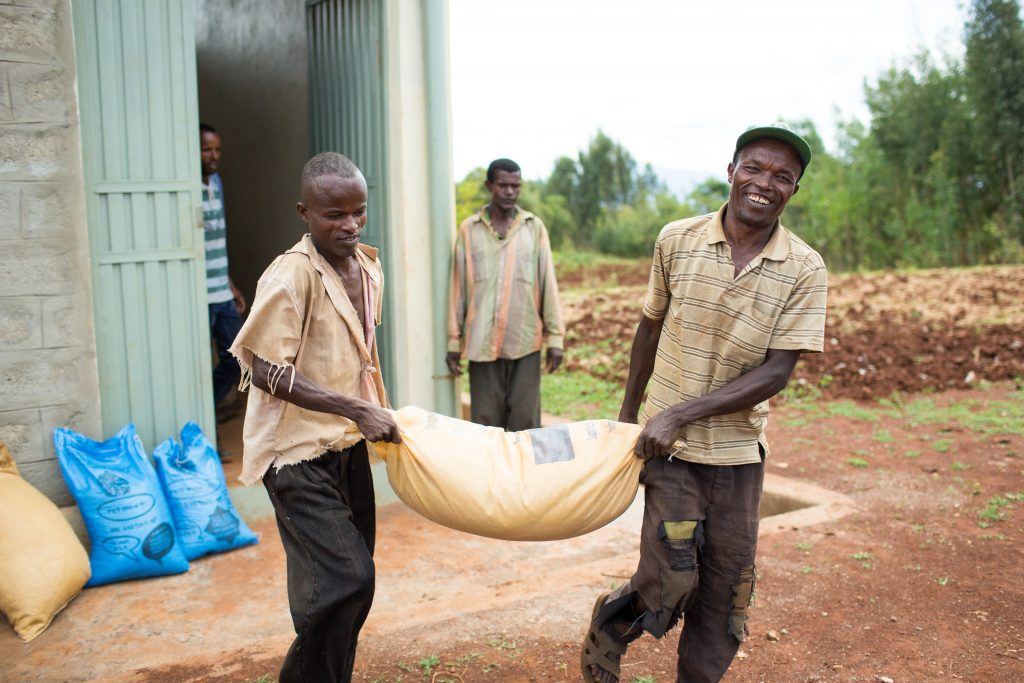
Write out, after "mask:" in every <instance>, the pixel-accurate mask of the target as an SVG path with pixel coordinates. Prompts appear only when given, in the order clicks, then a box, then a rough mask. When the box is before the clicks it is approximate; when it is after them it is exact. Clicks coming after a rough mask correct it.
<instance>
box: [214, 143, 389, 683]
mask: <svg viewBox="0 0 1024 683" xmlns="http://www.w3.org/2000/svg"><path fill="white" fill-rule="evenodd" d="M301 192H302V201H301V202H299V203H298V205H297V207H296V208H297V209H298V212H299V216H300V217H301V218H302V220H303V221H304V222H305V223H306V226H307V227H308V228H309V233H308V234H306V235H305V236H303V238H302V239H301V240H300V241H299V243H298V244H296V245H295V246H294V247H292V248H291V249H289V250H288V251H286V252H285V253H284V254H282V255H281V256H278V257H277V258H276V259H275V260H274V262H273V263H271V264H270V266H269V267H268V268H267V270H266V271H265V272H264V273H263V275H262V276H261V277H260V280H259V284H258V285H257V287H256V298H255V299H254V301H253V305H252V312H251V313H250V314H249V318H248V319H247V320H246V322H245V325H243V326H242V329H241V331H240V332H239V333H238V337H237V338H236V339H235V343H234V346H232V347H231V352H232V353H233V354H234V355H235V357H236V358H238V361H239V363H240V364H241V366H242V385H243V388H244V387H245V386H247V385H248V384H249V383H250V381H251V385H252V387H254V390H253V391H251V392H250V395H249V403H248V406H247V408H246V413H245V427H244V433H243V438H244V441H245V453H244V456H243V462H242V474H241V477H240V479H241V480H242V481H243V482H244V483H246V484H253V483H255V482H257V481H259V480H260V479H262V480H263V485H264V486H265V487H266V489H267V492H268V494H269V495H270V500H271V502H272V503H273V505H274V511H275V513H276V514H277V525H278V529H279V531H280V533H281V543H282V544H283V545H284V550H285V556H286V558H287V562H288V602H289V606H290V608H291V613H292V621H293V623H294V625H295V632H296V638H295V641H294V642H293V643H292V646H291V648H290V649H289V650H288V654H287V656H286V657H285V660H284V664H283V665H282V667H281V674H280V678H279V680H280V681H281V683H293V682H294V683H301V682H304V681H349V680H351V679H352V665H353V662H354V661H355V651H356V641H357V639H358V636H359V630H360V628H362V625H363V622H364V621H365V620H366V616H367V614H368V613H369V611H370V604H371V602H372V601H373V593H374V565H373V547H374V537H375V529H376V517H375V515H376V510H375V503H374V495H373V479H372V477H371V474H370V465H369V461H368V459H367V449H366V442H367V441H388V442H391V443H398V442H399V441H400V440H401V438H400V436H399V433H398V426H397V425H396V424H395V421H394V419H393V418H392V417H391V413H390V412H388V411H387V410H385V409H384V408H385V407H386V406H387V396H386V395H385V393H384V384H383V382H382V381H381V377H380V372H379V371H378V368H379V363H378V359H377V342H376V337H375V335H374V329H375V327H376V325H377V323H378V322H379V321H380V314H381V301H382V287H383V282H384V276H383V273H382V272H381V268H380V262H379V261H378V260H377V250H376V249H374V248H373V247H370V246H366V245H363V244H360V243H359V237H360V235H361V234H362V232H363V227H364V226H365V225H366V195H367V190H366V181H365V180H364V179H363V174H362V173H360V171H359V169H358V168H356V166H355V165H354V164H353V163H352V162H351V161H350V160H349V159H347V158H346V157H344V156H342V155H341V154H335V153H333V152H324V153H321V154H318V155H316V156H315V157H313V158H312V159H310V160H309V161H308V162H307V163H306V166H305V168H303V170H302V186H301Z"/></svg>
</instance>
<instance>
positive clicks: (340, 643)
mask: <svg viewBox="0 0 1024 683" xmlns="http://www.w3.org/2000/svg"><path fill="white" fill-rule="evenodd" d="M263 484H264V486H266V489H267V492H268V493H269V494H270V500H271V502H272V503H273V504H274V511H275V512H276V513H277V528H278V529H279V530H280V532H281V543H282V544H283V545H284V552H285V557H286V559H287V562H288V606H289V608H290V609H291V614H292V622H293V623H294V625H295V633H296V637H295V640H294V641H293V642H292V645H291V647H290V648H289V649H288V654H287V655H286V656H285V659H284V664H283V665H282V666H281V674H280V677H279V681H280V683H337V682H338V681H350V680H352V667H353V665H354V664H355V657H356V641H357V640H358V638H359V629H361V628H362V626H363V623H364V622H365V621H366V615H367V614H369V612H370V604H371V603H372V602H373V591H374V567H373V544H374V537H375V535H376V510H375V507H374V496H373V478H372V475H371V474H370V463H369V460H368V457H367V452H366V442H365V441H362V442H360V443H358V444H356V445H355V446H352V447H351V448H346V449H345V450H343V451H330V452H327V453H325V454H323V455H322V456H320V457H319V458H315V459H313V460H307V461H305V462H301V463H297V464H295V465H286V466H284V467H282V468H281V469H280V470H277V471H274V469H273V468H271V469H270V471H268V472H267V474H266V475H264V477H263Z"/></svg>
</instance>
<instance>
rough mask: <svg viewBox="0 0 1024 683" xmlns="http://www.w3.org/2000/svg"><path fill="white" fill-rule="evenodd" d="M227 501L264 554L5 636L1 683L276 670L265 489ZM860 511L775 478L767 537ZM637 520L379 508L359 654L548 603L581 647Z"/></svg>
mask: <svg viewBox="0 0 1024 683" xmlns="http://www.w3.org/2000/svg"><path fill="white" fill-rule="evenodd" d="M222 427H223V431H222V433H221V438H222V441H223V443H224V444H225V445H226V446H227V448H229V450H230V449H232V448H238V450H237V451H234V454H235V456H236V457H235V460H234V462H231V463H228V464H227V465H226V466H225V472H226V474H227V477H228V480H229V481H233V480H234V479H235V478H236V477H237V469H238V468H239V467H240V453H241V450H240V445H239V444H238V434H239V433H240V423H239V424H232V423H228V424H226V425H223V426H222ZM382 478H383V479H385V480H386V478H385V477H382V476H378V479H382ZM231 495H232V499H233V500H234V501H235V503H236V505H237V507H238V509H239V512H240V513H241V514H242V516H243V517H245V518H246V521H247V522H248V523H249V524H250V526H252V527H253V529H254V530H255V531H256V532H257V533H258V534H259V535H260V537H261V542H260V543H259V544H258V545H256V546H250V547H248V548H243V549H240V550H236V551H233V552H229V553H225V554H222V555H217V556H213V557H208V558H203V559H200V560H197V561H195V562H193V563H192V568H191V570H190V571H189V572H188V573H187V574H182V575H178V576H171V577H162V578H155V579H146V580H139V581H130V582H125V583H118V584H113V585H109V586H101V587H98V588H90V589H88V590H85V591H83V592H82V593H81V594H80V595H79V596H78V597H77V598H76V599H75V600H73V601H72V602H71V604H70V605H69V606H68V607H67V608H66V609H65V610H64V611H63V612H62V613H61V614H60V615H58V617H57V618H56V619H55V621H54V623H53V624H52V625H51V626H50V628H49V629H48V630H47V631H46V632H45V633H44V634H43V635H41V636H40V637H39V638H37V639H36V640H35V641H33V642H32V643H28V644H26V643H23V642H21V641H20V640H18V639H17V637H16V636H15V635H14V632H13V631H12V630H11V629H10V628H6V627H0V680H2V681H28V680H32V681H119V682H121V681H153V680H160V681H163V680H170V679H166V678H163V677H161V676H155V677H154V673H153V672H154V671H160V670H161V668H166V667H173V666H176V665H180V664H181V663H183V662H189V663H191V664H192V665H194V666H193V667H192V669H191V670H192V671H193V672H194V673H195V675H194V676H188V675H185V676H181V675H177V677H176V678H174V680H177V681H185V680H195V681H201V680H205V679H208V678H209V677H212V676H214V674H216V675H220V676H227V677H228V678H226V679H224V680H234V679H233V678H231V677H230V676H231V666H232V662H235V663H236V665H237V662H238V660H239V656H240V655H239V653H244V657H245V659H246V660H248V661H254V660H255V661H260V660H263V659H266V660H267V668H266V670H267V671H268V672H270V671H274V665H275V664H276V662H277V661H278V660H279V658H280V657H281V656H282V655H283V653H284V651H285V650H286V649H287V647H288V644H289V643H290V642H291V639H292V637H293V631H292V624H291V620H290V617H289V614H288V609H287V604H288V602H287V591H286V588H285V585H286V584H285V563H284V553H283V550H282V548H281V543H280V540H279V538H278V535H277V528H276V524H275V522H274V520H273V512H272V509H271V507H270V504H269V501H268V500H267V495H266V492H265V491H264V489H263V487H262V486H255V487H242V486H235V487H232V490H231ZM852 509H853V507H852V504H851V503H850V501H849V499H847V498H845V497H844V496H840V495H837V494H834V493H832V492H828V491H824V490H822V489H820V488H818V487H814V486H811V485H808V484H804V483H801V482H796V481H793V480H788V479H784V478H782V477H778V476H774V475H768V476H767V478H766V490H765V499H764V504H763V506H762V514H763V515H771V516H768V517H766V518H765V519H764V520H763V522H762V527H761V528H762V534H771V533H773V532H774V531H777V530H778V529H781V528H790V527H794V526H806V525H814V524H819V523H821V522H824V521H827V520H829V519H834V518H836V517H837V516H840V515H842V514H845V512H848V511H850V510H852ZM642 517H643V503H642V494H641V495H639V496H638V497H637V500H636V501H634V503H633V505H632V506H631V507H630V508H629V509H628V510H627V511H626V513H624V514H623V515H622V516H621V517H620V518H619V519H617V520H616V521H615V522H613V523H612V524H610V525H608V526H606V527H604V528H602V529H599V530H598V531H595V532H593V533H591V534H588V535H586V536H583V537H579V538H575V539H569V540H566V541H557V542H545V543H513V542H506V541H497V540H493V539H487V538H481V537H478V536H472V535H469V534H464V533H461V532H458V531H453V530H451V529H447V528H444V527H441V526H438V525H436V524H434V523H432V522H429V521H427V520H426V519H424V518H422V517H420V516H419V515H417V514H416V513H414V512H412V511H411V510H410V509H408V508H407V507H405V506H404V505H403V504H402V503H393V504H390V505H387V506H384V507H382V508H381V510H380V513H379V517H378V532H377V533H378V545H377V552H376V563H377V571H378V575H377V586H378V588H377V595H376V598H375V601H374V607H373V611H372V612H371V614H370V618H369V620H368V622H367V624H366V627H365V629H364V642H367V641H369V640H371V639H373V638H387V637H388V636H392V635H395V634H398V633H399V632H402V633H405V632H409V631H415V632H417V633H429V632H430V630H431V629H430V628H427V627H430V626H432V625H440V624H444V623H446V622H450V621H451V620H452V619H453V618H454V617H460V618H462V619H464V620H473V619H478V620H486V619H492V620H493V619H501V618H502V616H501V615H502V614H503V612H502V610H503V609H504V610H508V609H511V608H513V607H515V606H516V605H518V604H545V603H546V602H547V601H546V600H544V599H543V598H545V596H551V598H552V600H553V601H557V602H558V603H559V604H565V605H570V606H571V607H570V608H568V609H565V610H561V611H559V612H558V613H557V614H551V613H550V610H546V611H541V610H538V613H537V614H531V615H530V616H527V617H526V618H527V619H534V620H537V619H540V620H545V621H548V622H550V624H551V628H556V629H559V632H563V633H565V632H571V631H572V630H573V629H579V630H580V634H581V635H582V628H583V624H585V623H586V620H587V617H588V615H589V611H590V607H591V605H592V600H593V595H594V594H596V591H598V590H599V589H602V588H603V589H605V590H607V585H608V584H609V582H616V581H617V582H621V581H622V580H624V579H625V578H628V576H629V575H630V574H631V573H632V571H633V570H634V568H635V566H636V562H637V557H638V550H639V545H638V539H639V529H640V524H641V520H642ZM504 614H506V616H505V617H504V618H506V619H508V617H507V612H506V613H504ZM492 626H493V627H494V628H501V627H502V625H501V624H492ZM509 626H510V625H508V624H506V625H505V627H509ZM242 680H244V678H243V679H242Z"/></svg>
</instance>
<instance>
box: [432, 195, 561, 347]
mask: <svg viewBox="0 0 1024 683" xmlns="http://www.w3.org/2000/svg"><path fill="white" fill-rule="evenodd" d="M564 335H565V325H564V323H563V322H562V310H561V305H560V304H559V300H558V283H557V282H556V281H555V265H554V261H553V260H552V258H551V242H550V240H549V238H548V231H547V228H546V227H544V223H543V222H542V221H541V220H540V219H539V218H537V216H535V215H533V214H532V213H530V212H529V211H524V210H523V209H520V208H517V209H516V214H515V218H514V219H513V222H512V226H511V227H510V228H509V230H508V233H506V234H505V236H504V237H501V236H499V235H498V233H497V232H496V231H495V230H494V227H493V225H492V223H491V219H490V205H488V206H485V207H484V208H483V209H481V210H480V211H479V212H477V213H476V214H474V215H472V216H470V217H469V218H467V219H466V220H464V221H463V222H462V225H461V226H459V234H458V237H457V238H456V241H455V257H454V259H453V261H452V281H451V289H450V297H449V300H448V350H449V351H453V352H454V351H462V352H463V354H464V356H465V357H466V358H467V359H469V360H471V361H473V362H475V363H485V362H490V361H493V360H497V359H498V358H507V359H516V358H522V357H523V356H526V355H529V354H531V353H533V352H534V351H539V350H540V348H541V346H542V345H543V344H544V343H547V346H548V348H556V349H560V348H562V342H563V337H564Z"/></svg>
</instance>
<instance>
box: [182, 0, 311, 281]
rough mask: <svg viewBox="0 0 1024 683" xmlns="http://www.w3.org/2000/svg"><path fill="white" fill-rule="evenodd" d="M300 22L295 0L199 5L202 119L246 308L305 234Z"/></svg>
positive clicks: (305, 124) (202, 0) (200, 1)
mask: <svg viewBox="0 0 1024 683" xmlns="http://www.w3.org/2000/svg"><path fill="white" fill-rule="evenodd" d="M305 21H306V14H305V4H304V3H303V2H302V0H236V1H235V2H223V0H197V2H196V67H197V71H198V81H199V120H200V121H203V122H205V123H209V124H210V125H212V126H213V127H214V128H216V129H217V131H218V133H220V136H221V142H222V144H223V158H222V160H221V176H222V178H223V180H224V194H225V199H226V211H227V226H228V263H229V268H230V272H231V278H232V279H233V280H234V282H235V284H236V285H238V287H240V288H241V289H242V291H243V292H244V293H245V294H246V296H247V297H248V299H249V300H250V301H251V300H252V295H253V293H254V292H255V290H256V281H257V280H258V279H259V276H260V274H261V273H262V272H263V270H264V268H266V266H267V265H268V264H269V263H270V261H271V260H272V259H273V258H274V257H275V256H277V255H278V254H280V253H281V252H283V251H284V250H285V249H287V248H288V247H290V246H291V245H293V244H294V243H295V242H296V241H298V238H299V237H301V236H302V234H303V233H304V232H305V229H304V227H303V226H304V224H303V223H302V222H301V221H300V220H299V217H298V214H297V213H296V212H295V203H296V202H297V201H298V199H299V197H298V187H299V174H300V173H301V171H302V166H303V164H305V163H306V159H307V158H308V151H309V113H308V112H309V104H308V102H309V97H308V77H307V57H306V24H305ZM196 144H197V145H198V144H199V133H198V131H197V132H196Z"/></svg>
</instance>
